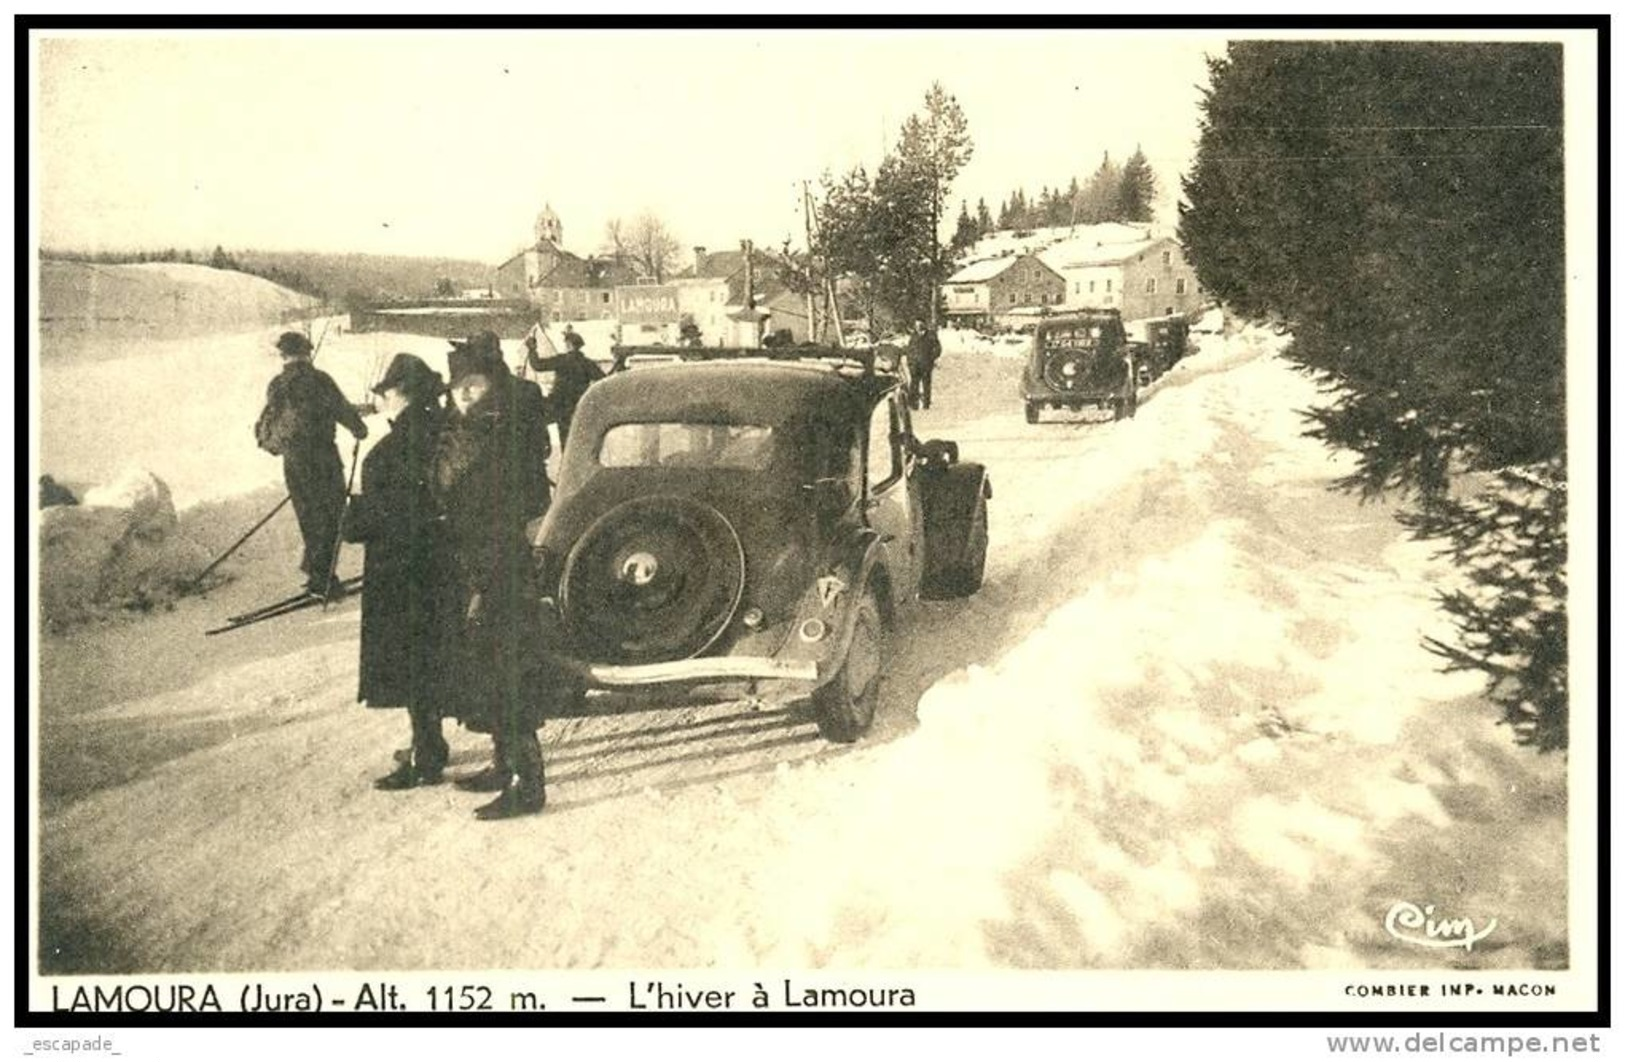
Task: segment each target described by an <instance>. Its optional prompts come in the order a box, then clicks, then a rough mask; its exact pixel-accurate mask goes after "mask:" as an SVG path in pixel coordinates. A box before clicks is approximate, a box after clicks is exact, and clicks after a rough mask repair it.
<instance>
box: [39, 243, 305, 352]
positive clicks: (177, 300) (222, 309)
mask: <svg viewBox="0 0 1625 1062" xmlns="http://www.w3.org/2000/svg"><path fill="white" fill-rule="evenodd" d="M314 308H315V300H313V299H312V298H310V297H309V296H307V295H301V294H299V293H298V292H294V291H289V290H288V289H287V288H284V287H280V286H279V285H276V284H273V283H271V282H270V281H269V280H264V279H261V278H260V277H256V276H250V275H248V274H246V273H236V272H231V271H228V270H220V269H210V268H209V267H208V266H201V265H189V264H185V263H181V262H147V263H140V264H131V265H97V264H91V263H89V262H63V261H50V260H47V261H42V262H40V265H39V325H40V349H41V355H42V357H45V358H61V357H65V356H71V355H74V354H91V355H97V354H102V355H105V356H109V357H112V356H117V354H118V352H119V344H120V343H122V342H126V341H132V340H160V341H161V340H170V339H184V338H187V337H191V336H202V335H208V334H212V333H221V332H243V331H248V330H252V329H257V328H267V327H271V326H275V325H278V324H282V323H286V322H291V321H296V320H299V319H301V318H303V317H306V316H309V315H310V313H311V312H312V311H313V310H314Z"/></svg>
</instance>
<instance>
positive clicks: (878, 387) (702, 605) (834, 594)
mask: <svg viewBox="0 0 1625 1062" xmlns="http://www.w3.org/2000/svg"><path fill="white" fill-rule="evenodd" d="M616 354H617V360H618V361H619V362H620V363H621V364H623V365H626V366H629V367H628V368H627V369H626V370H625V371H622V372H619V373H617V374H615V375H613V376H610V377H609V378H607V379H605V380H604V381H602V382H601V383H598V384H596V385H594V386H593V387H592V388H591V389H590V390H589V391H588V392H587V393H586V395H585V396H584V397H583V398H582V401H581V404H580V406H578V407H577V409H576V416H575V421H574V422H573V425H572V428H571V432H570V441H569V445H568V446H567V447H566V448H565V451H564V454H563V457H562V461H561V465H560V470H559V483H558V490H557V492H556V494H555V496H554V500H553V506H552V508H551V509H550V510H549V511H548V514H547V517H546V519H545V520H544V521H543V524H542V528H541V531H540V534H539V538H538V552H539V556H540V580H541V590H542V593H543V596H544V607H546V608H547V609H548V610H549V615H550V616H551V617H552V618H553V619H554V620H555V621H556V622H555V625H554V628H553V634H552V638H551V639H550V640H551V641H552V642H553V643H554V644H553V645H552V656H553V659H554V661H555V663H557V664H558V665H559V666H560V667H562V668H563V669H564V670H565V671H566V672H568V673H569V674H571V675H573V676H575V677H576V678H577V680H578V681H579V682H580V691H579V694H578V695H579V696H585V693H586V691H588V690H592V689H600V690H638V689H649V688H656V687H667V688H671V687H679V688H689V689H693V688H698V687H703V686H711V685H716V684H728V685H734V684H743V685H744V686H745V687H746V691H747V692H748V693H749V694H751V695H754V696H758V697H763V698H774V699H780V700H800V699H808V700H810V702H811V705H812V708H813V714H814V717H815V718H816V720H817V723H818V727H819V729H820V730H821V731H822V733H823V734H824V735H825V736H826V737H827V738H829V739H831V740H834V741H842V742H846V741H854V740H856V739H857V738H859V737H860V736H862V735H863V733H864V732H865V731H867V730H868V729H869V727H870V724H871V723H872V722H873V719H874V713H875V707H876V703H877V699H878V688H879V682H880V679H881V676H882V674H883V672H884V670H885V667H886V662H887V648H886V641H887V633H888V631H889V630H890V628H891V626H892V624H893V622H894V619H895V617H896V615H897V613H898V610H899V609H901V608H903V607H905V606H907V605H909V604H910V603H911V602H913V601H915V600H918V599H922V598H927V599H929V598H953V597H964V596H968V595H970V594H973V593H975V592H976V590H977V589H978V588H979V587H980V586H981V583H982V573H983V568H984V565H985V563H986V558H987V544H988V512H987V507H988V499H989V498H990V497H991V496H992V489H991V486H990V484H989V482H988V477H987V473H986V470H985V469H984V468H983V467H982V466H981V465H979V464H975V463H971V462H964V461H961V460H959V450H958V447H957V445H955V444H954V443H952V442H944V441H931V442H921V441H920V440H918V439H916V438H915V436H914V434H913V431H912V426H911V424H910V420H909V408H908V402H907V395H906V393H905V390H904V387H903V382H902V380H901V378H900V377H899V376H898V375H897V374H896V373H894V372H891V371H887V369H886V368H885V367H884V366H877V364H876V358H875V356H874V353H873V352H872V351H854V350H849V349H837V348H822V347H794V348H786V349H783V350H775V351H773V352H772V354H771V355H770V356H768V355H766V354H765V352H764V351H761V350H754V349H753V350H719V349H717V348H706V349H703V350H694V349H686V348H684V349H678V348H663V349H662V350H653V351H652V350H648V349H642V350H637V351H632V350H622V349H618V350H617V351H616Z"/></svg>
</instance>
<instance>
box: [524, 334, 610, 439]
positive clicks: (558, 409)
mask: <svg viewBox="0 0 1625 1062" xmlns="http://www.w3.org/2000/svg"><path fill="white" fill-rule="evenodd" d="M564 345H565V348H566V349H565V351H564V353H563V354H559V355H556V356H554V357H551V358H542V357H537V356H536V354H535V353H534V352H531V353H530V354H528V355H527V359H528V363H529V365H530V367H531V369H533V370H534V371H536V372H550V373H553V374H554V376H553V393H552V394H551V395H549V396H548V397H549V399H550V401H551V403H552V406H553V419H554V421H555V422H556V423H557V424H558V426H559V447H560V448H561V449H562V448H563V447H564V445H565V444H566V442H567V441H568V440H569V437H570V421H571V420H572V419H573V418H574V417H575V413H576V404H577V403H578V402H580V401H581V396H582V395H584V394H586V393H587V388H589V387H591V386H592V385H593V384H595V383H597V382H598V381H599V380H602V379H603V378H604V370H603V369H601V368H599V366H598V363H597V362H595V361H593V360H592V359H591V358H589V357H587V355H586V351H585V350H584V347H585V346H586V343H585V341H584V340H583V339H582V338H581V336H579V335H577V334H576V333H575V332H574V331H567V332H565V333H564Z"/></svg>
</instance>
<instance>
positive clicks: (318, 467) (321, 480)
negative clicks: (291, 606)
mask: <svg viewBox="0 0 1625 1062" xmlns="http://www.w3.org/2000/svg"><path fill="white" fill-rule="evenodd" d="M276 349H277V351H278V352H279V353H280V354H281V355H282V371H281V372H280V373H278V374H277V375H276V376H275V377H273V378H272V380H271V382H270V384H269V385H268V386H267V387H266V389H265V408H264V409H263V410H261V412H260V416H259V419H258V420H257V421H256V422H255V424H254V436H255V438H256V440H258V442H259V444H260V446H261V448H263V449H265V450H267V451H269V452H270V453H273V454H279V455H281V457H282V476H283V479H284V481H286V483H287V485H288V495H289V497H290V498H292V499H293V511H294V515H295V516H296V517H297V518H298V520H299V534H300V536H301V537H302V538H303V539H304V543H305V546H304V555H303V556H302V557H301V558H300V561H299V570H300V571H302V572H303V573H304V575H305V589H306V590H307V591H308V592H310V593H312V594H315V595H317V596H322V595H325V594H328V593H330V592H331V590H332V588H331V587H329V585H328V583H329V581H330V576H331V574H332V571H333V559H334V551H335V550H337V549H338V531H339V516H340V514H341V513H342V512H343V511H344V463H343V462H342V461H341V460H340V459H339V448H338V444H337V443H336V442H335V441H334V432H335V427H336V426H337V425H339V424H342V425H344V428H345V430H346V431H348V432H349V433H350V434H351V435H353V436H355V437H356V438H357V439H365V438H366V437H367V425H366V424H364V423H362V420H361V416H360V414H358V413H357V412H356V410H355V408H354V407H353V406H351V405H350V403H349V402H347V401H345V398H344V394H343V392H341V391H340V390H339V387H338V384H336V383H334V382H333V378H332V377H331V376H329V375H327V374H326V373H325V372H323V371H321V370H320V369H318V368H316V366H315V365H314V364H312V362H311V356H312V348H311V344H310V340H309V339H308V338H306V337H305V336H304V335H303V334H302V333H300V332H284V333H282V335H280V336H278V337H277V341H276Z"/></svg>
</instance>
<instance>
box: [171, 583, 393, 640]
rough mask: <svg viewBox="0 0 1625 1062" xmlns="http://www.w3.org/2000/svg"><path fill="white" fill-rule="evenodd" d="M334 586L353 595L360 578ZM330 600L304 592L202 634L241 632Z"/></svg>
mask: <svg viewBox="0 0 1625 1062" xmlns="http://www.w3.org/2000/svg"><path fill="white" fill-rule="evenodd" d="M334 586H335V587H338V588H342V589H343V591H344V593H345V594H346V595H348V594H353V593H355V592H356V591H357V590H360V589H361V576H359V575H357V576H354V577H352V578H349V579H342V580H337V581H335V583H334ZM331 600H334V599H331V598H328V597H324V596H323V595H321V594H316V593H311V592H309V591H305V592H303V593H298V594H294V595H293V596H292V597H285V598H283V599H282V600H281V601H273V602H271V603H270V604H269V605H262V606H260V607H259V608H256V609H250V610H249V611H247V612H244V613H241V614H240V615H236V616H227V617H226V622H225V623H224V624H223V625H222V626H219V627H216V628H214V629H213V630H207V631H204V632H203V633H204V634H205V635H210V634H225V633H227V632H228V631H235V630H241V629H242V628H244V627H249V626H252V625H253V624H256V623H259V622H261V621H263V620H268V619H276V618H277V617H278V616H286V615H288V614H289V613H290V612H300V611H303V610H304V609H307V608H314V607H315V606H317V605H323V604H328V603H330V601H331Z"/></svg>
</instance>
